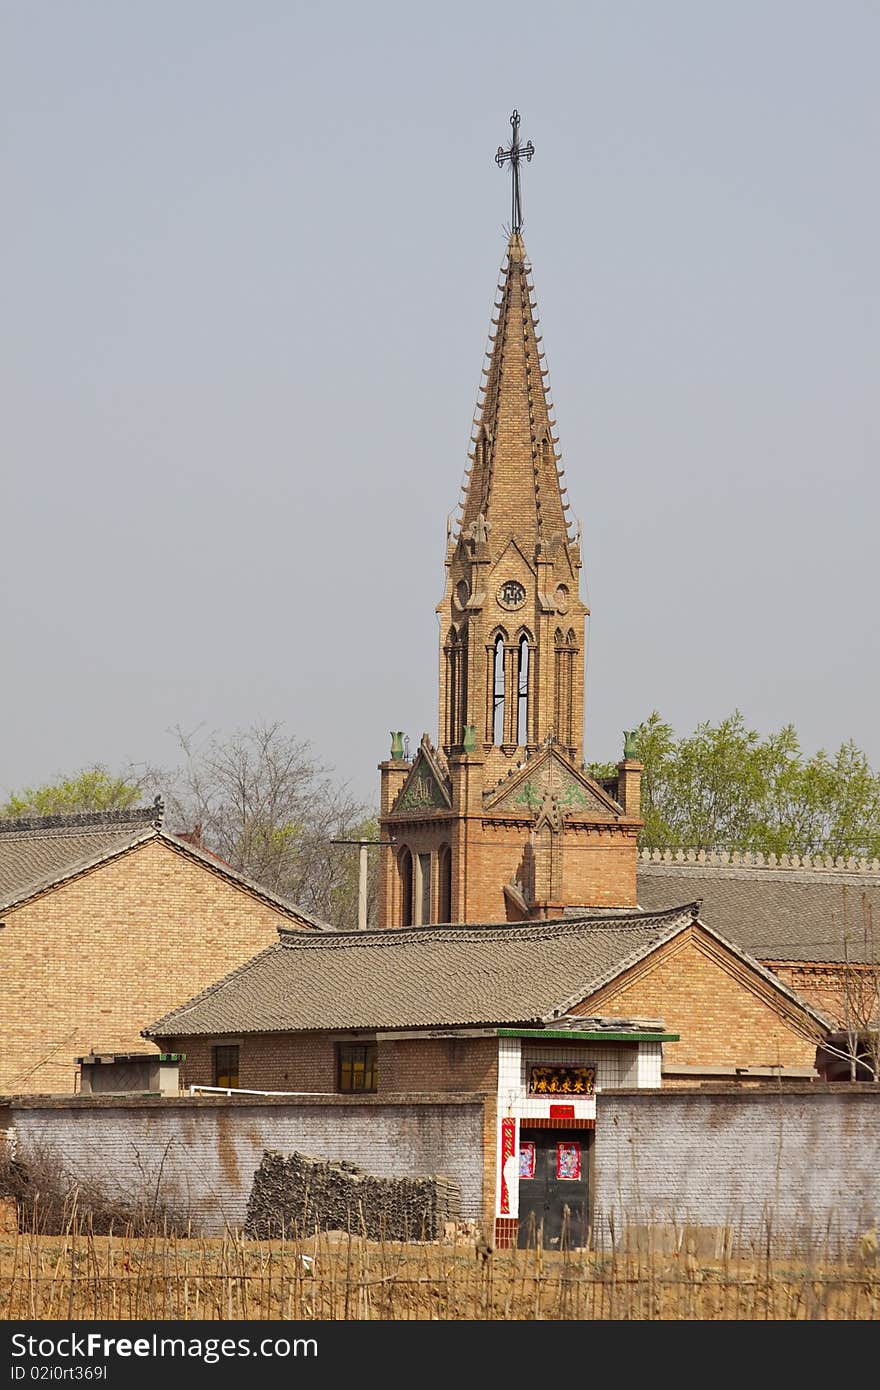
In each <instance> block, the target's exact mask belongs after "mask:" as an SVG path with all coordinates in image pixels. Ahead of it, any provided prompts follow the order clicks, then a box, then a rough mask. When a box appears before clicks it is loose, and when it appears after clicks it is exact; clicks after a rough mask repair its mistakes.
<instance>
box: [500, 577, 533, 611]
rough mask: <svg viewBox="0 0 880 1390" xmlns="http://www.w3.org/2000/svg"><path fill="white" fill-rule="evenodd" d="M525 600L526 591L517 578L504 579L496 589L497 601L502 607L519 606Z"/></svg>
mask: <svg viewBox="0 0 880 1390" xmlns="http://www.w3.org/2000/svg"><path fill="white" fill-rule="evenodd" d="M525 601H526V591H525V589H524V588H523V586H522V584H520V582H519V580H518V579H505V581H504V583H503V584H502V585H501V588H500V589H499V590H498V602H499V603H500V604H501V607H502V608H508V609H510V608H521V607H522V605H523V604H524V603H525Z"/></svg>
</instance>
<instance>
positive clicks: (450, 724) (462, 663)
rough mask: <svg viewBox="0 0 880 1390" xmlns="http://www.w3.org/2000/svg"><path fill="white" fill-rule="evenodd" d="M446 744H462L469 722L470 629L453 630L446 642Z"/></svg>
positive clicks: (464, 624) (463, 627)
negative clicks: (465, 727)
mask: <svg viewBox="0 0 880 1390" xmlns="http://www.w3.org/2000/svg"><path fill="white" fill-rule="evenodd" d="M445 650H446V742H447V743H448V744H453V743H461V741H462V739H463V738H464V726H465V724H467V722H468V710H467V704H468V700H467V681H468V629H467V623H462V625H461V629H460V630H457V629H456V628H454V627H453V628H451V629H450V632H449V636H448V638H447V640H446V648H445Z"/></svg>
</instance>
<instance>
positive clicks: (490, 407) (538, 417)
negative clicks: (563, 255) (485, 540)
mask: <svg viewBox="0 0 880 1390" xmlns="http://www.w3.org/2000/svg"><path fill="white" fill-rule="evenodd" d="M498 294H499V298H498V299H497V300H496V302H495V305H494V310H495V314H496V317H493V319H492V333H491V334H490V338H489V354H488V365H487V366H486V367H484V369H483V375H484V377H485V381H484V382H483V383H482V385H481V399H480V400H479V402H478V413H477V417H476V420H475V425H476V433H475V434H474V436H473V437H472V441H471V442H472V444H473V450H472V452H471V454H470V463H469V467H468V471H467V476H466V489H465V500H464V506H463V509H462V516H461V534H462V535H464V536H465V537H468V536H472V535H473V534H475V530H474V528H475V526H476V527H477V529H480V530H481V529H482V527H483V524H485V526H486V527H487V528H488V531H489V536H490V545H491V548H492V550H493V551H496V552H497V549H498V546H499V545H500V544H501V540H502V537H509V536H511V535H514V534H515V535H516V537H517V540H518V542H519V543H520V545H522V546H524V547H525V548H526V549H527V550H529V551H530V552H533V551H534V550H535V547H536V545H540V544H543V545H544V546H545V548H552V547H554V546H558V545H563V546H565V547H566V548H567V547H569V546H570V544H571V538H570V536H569V534H568V525H567V520H566V512H567V511H568V505H567V503H566V501H565V497H564V493H565V490H564V488H563V486H562V481H561V477H560V473H559V467H558V461H557V454H556V445H557V443H558V439H557V438H556V437H555V436H554V433H553V428H554V421H553V418H552V415H551V410H552V407H551V404H550V401H549V399H548V394H547V376H548V373H547V368H546V366H545V365H544V353H543V352H542V351H541V348H540V344H541V338H540V337H539V335H538V332H537V324H538V320H537V319H536V317H535V309H536V304H535V300H534V297H533V296H534V286H533V285H532V283H531V279H530V266H529V264H528V261H527V259H526V252H525V246H524V244H523V239H522V236H521V234H520V233H519V232H514V233H512V234H511V237H510V240H509V242H508V246H507V258H506V262H505V265H504V266H503V267H502V275H501V282H500V284H499V286H498ZM480 516H482V518H483V521H482V523H481V522H480V520H479V518H480ZM493 532H494V538H493V537H492V533H493Z"/></svg>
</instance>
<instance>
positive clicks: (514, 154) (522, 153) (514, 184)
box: [495, 111, 535, 232]
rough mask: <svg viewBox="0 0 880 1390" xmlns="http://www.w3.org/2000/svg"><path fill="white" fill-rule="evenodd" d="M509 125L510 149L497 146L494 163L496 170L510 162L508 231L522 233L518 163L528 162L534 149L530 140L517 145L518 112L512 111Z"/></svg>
mask: <svg viewBox="0 0 880 1390" xmlns="http://www.w3.org/2000/svg"><path fill="white" fill-rule="evenodd" d="M510 124H511V126H512V128H513V134H512V136H511V137H510V149H509V150H505V149H504V147H503V146H502V145H499V146H498V153H497V154H496V156H495V163H496V164H497V165H498V168H499V169H503V168H504V165H505V164H506V162H507V161H508V160H510V173H511V198H510V207H511V214H510V218H511V227H510V230H511V232H521V231H522V200H521V198H520V192H519V162H520V160H521V159H525V160H526V162H528V161H529V160H531V157H532V155H533V154H534V153H535V147H534V145H533V144H532V142H531V140H530V141H529V143H528V144H527V145H521V144H520V143H519V112H518V111H514V113H513V115H512V116H511V118H510Z"/></svg>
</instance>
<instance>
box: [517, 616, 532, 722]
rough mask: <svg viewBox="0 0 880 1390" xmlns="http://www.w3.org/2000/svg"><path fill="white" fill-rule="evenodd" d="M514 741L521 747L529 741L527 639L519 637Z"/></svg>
mask: <svg viewBox="0 0 880 1390" xmlns="http://www.w3.org/2000/svg"><path fill="white" fill-rule="evenodd" d="M516 741H517V744H518V745H519V746H520V747H523V746H524V745H525V744H527V743H528V741H529V639H528V637H526V636H525V634H523V636H522V637H521V638H520V639H519V649H518V652H517V663H516Z"/></svg>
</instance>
